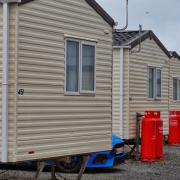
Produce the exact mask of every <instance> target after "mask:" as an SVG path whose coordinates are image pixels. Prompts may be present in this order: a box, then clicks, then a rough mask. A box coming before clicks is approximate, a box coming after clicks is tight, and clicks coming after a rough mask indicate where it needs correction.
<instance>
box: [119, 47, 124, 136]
mask: <svg viewBox="0 0 180 180" xmlns="http://www.w3.org/2000/svg"><path fill="white" fill-rule="evenodd" d="M119 52H120V63H119V65H120V67H119V71H120V77H119V78H120V79H119V80H120V91H119V94H120V117H119V119H120V132H121V133H122V135H123V124H124V123H123V111H124V108H123V104H124V48H120V51H119Z"/></svg>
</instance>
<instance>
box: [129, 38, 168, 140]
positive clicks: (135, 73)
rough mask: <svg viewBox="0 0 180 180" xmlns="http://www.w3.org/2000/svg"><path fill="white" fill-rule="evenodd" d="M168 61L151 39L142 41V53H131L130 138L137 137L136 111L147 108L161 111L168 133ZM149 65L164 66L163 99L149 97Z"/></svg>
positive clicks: (165, 129) (166, 132)
mask: <svg viewBox="0 0 180 180" xmlns="http://www.w3.org/2000/svg"><path fill="white" fill-rule="evenodd" d="M168 62H169V58H168V57H167V56H166V54H165V53H164V52H163V51H162V50H161V49H160V47H159V46H158V45H157V44H156V43H155V41H154V40H150V39H147V40H145V41H144V42H143V43H142V50H141V52H140V53H134V54H131V55H130V66H129V71H130V90H129V91H130V106H129V108H130V109H129V114H130V117H129V127H128V129H129V139H131V138H135V129H136V123H135V122H136V121H135V115H136V112H140V113H143V111H145V110H159V111H161V118H162V119H163V121H164V134H165V135H167V134H168V69H169V68H168V66H169V65H168ZM148 66H155V67H162V98H161V100H151V99H148V76H147V75H148Z"/></svg>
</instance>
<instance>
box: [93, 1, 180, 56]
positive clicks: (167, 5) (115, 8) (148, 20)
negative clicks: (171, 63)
mask: <svg viewBox="0 0 180 180" xmlns="http://www.w3.org/2000/svg"><path fill="white" fill-rule="evenodd" d="M97 2H98V3H100V4H101V5H102V6H103V8H104V9H105V10H106V11H107V12H108V13H109V14H110V15H111V16H112V17H113V18H114V19H115V20H116V21H118V22H119V27H122V26H123V25H124V23H125V17H124V14H125V8H124V6H125V0H97ZM179 9H180V0H151V1H148V0H129V27H128V29H133V30H135V29H137V28H138V25H139V24H142V25H143V29H151V30H153V31H154V32H155V34H156V35H157V36H158V38H159V39H160V40H161V41H162V43H164V45H165V46H166V47H167V48H168V49H169V50H175V51H177V52H178V53H180V10H179ZM146 12H148V13H146Z"/></svg>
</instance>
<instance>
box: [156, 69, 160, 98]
mask: <svg viewBox="0 0 180 180" xmlns="http://www.w3.org/2000/svg"><path fill="white" fill-rule="evenodd" d="M156 72H157V74H156V81H157V87H156V88H157V90H156V91H157V94H156V95H157V97H161V70H160V69H157V71H156Z"/></svg>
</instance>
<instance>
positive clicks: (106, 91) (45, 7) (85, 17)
mask: <svg viewBox="0 0 180 180" xmlns="http://www.w3.org/2000/svg"><path fill="white" fill-rule="evenodd" d="M104 30H109V32H110V34H109V35H105V34H104ZM64 34H70V35H73V36H80V37H85V38H89V39H96V40H97V41H98V43H97V60H96V66H97V69H96V78H97V81H96V87H97V90H96V95H95V96H67V95H64V56H65V46H64V42H65V36H64ZM18 37H19V38H18V41H19V46H18V48H19V49H18V50H19V52H18V57H19V60H18V89H24V95H23V96H18V97H17V98H18V101H17V119H18V122H17V145H18V146H17V160H18V161H22V160H27V159H39V158H50V157H57V156H65V155H73V154H82V153H89V152H96V151H102V150H109V149H111V130H112V127H111V119H112V117H111V116H112V115H111V114H112V108H111V106H112V98H111V94H112V92H111V89H112V87H111V86H112V85H111V83H112V82H111V78H112V77H111V76H112V28H111V27H110V26H109V25H108V24H107V23H106V22H105V21H104V20H103V19H102V17H100V16H99V15H98V14H97V13H96V12H95V11H94V10H93V9H92V8H91V7H90V6H89V5H88V4H87V3H86V2H85V1H84V0H79V1H74V0H56V1H49V0H36V1H33V2H31V3H27V4H25V5H22V6H19V36H18ZM30 151H34V152H35V154H29V153H28V152H30Z"/></svg>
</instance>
